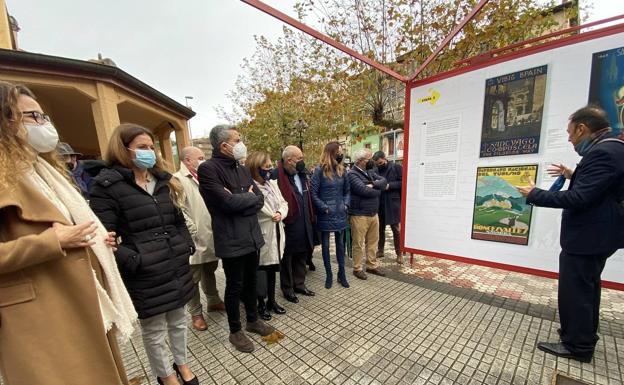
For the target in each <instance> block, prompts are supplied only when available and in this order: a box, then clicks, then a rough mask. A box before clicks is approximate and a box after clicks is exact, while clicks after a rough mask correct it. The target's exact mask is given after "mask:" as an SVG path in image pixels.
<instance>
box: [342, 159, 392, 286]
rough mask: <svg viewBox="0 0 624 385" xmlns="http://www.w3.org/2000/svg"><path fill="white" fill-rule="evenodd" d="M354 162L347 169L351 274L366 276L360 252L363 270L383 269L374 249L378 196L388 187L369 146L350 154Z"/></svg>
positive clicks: (376, 237) (381, 272)
mask: <svg viewBox="0 0 624 385" xmlns="http://www.w3.org/2000/svg"><path fill="white" fill-rule="evenodd" d="M353 157H354V159H355V164H354V166H353V168H352V169H351V171H349V174H348V175H349V184H350V187H351V205H350V206H349V214H350V215H351V236H352V238H353V242H352V247H353V275H354V276H355V277H356V278H359V279H367V276H366V273H365V272H364V271H363V270H362V256H363V255H364V254H366V271H367V272H369V273H371V274H374V275H379V276H382V277H383V276H385V273H384V272H383V271H381V269H379V267H378V263H377V258H376V256H375V252H376V251H377V243H378V241H379V217H378V215H377V213H378V211H379V197H380V196H381V192H382V191H385V190H386V188H388V182H387V181H386V179H385V178H383V177H381V176H379V175H377V174H376V173H375V172H374V171H373V168H374V167H375V162H374V161H373V159H372V153H371V151H370V150H369V149H367V148H363V149H360V150H358V151H356V152H355V154H354V155H353Z"/></svg>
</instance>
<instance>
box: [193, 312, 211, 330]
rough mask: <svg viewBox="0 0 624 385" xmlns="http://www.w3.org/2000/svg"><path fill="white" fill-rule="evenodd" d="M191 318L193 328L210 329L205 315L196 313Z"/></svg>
mask: <svg viewBox="0 0 624 385" xmlns="http://www.w3.org/2000/svg"><path fill="white" fill-rule="evenodd" d="M191 319H192V320H193V329H195V330H198V331H200V332H203V331H204V330H206V329H208V325H206V320H205V319H204V316H203V315H201V314H200V315H194V316H193V317H191Z"/></svg>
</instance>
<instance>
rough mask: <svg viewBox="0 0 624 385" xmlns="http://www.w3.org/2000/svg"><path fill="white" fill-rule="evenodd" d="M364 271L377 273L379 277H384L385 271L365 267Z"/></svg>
mask: <svg viewBox="0 0 624 385" xmlns="http://www.w3.org/2000/svg"><path fill="white" fill-rule="evenodd" d="M366 272H367V273H369V274H373V275H378V276H380V277H385V276H386V273H384V272H383V271H381V270H380V269H366Z"/></svg>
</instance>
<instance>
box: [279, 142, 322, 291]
mask: <svg viewBox="0 0 624 385" xmlns="http://www.w3.org/2000/svg"><path fill="white" fill-rule="evenodd" d="M277 174H278V175H277V185H278V186H279V188H280V191H281V192H282V195H283V196H284V199H285V200H286V202H288V215H287V216H286V218H284V233H285V237H286V243H285V247H284V257H283V258H282V262H281V263H280V284H281V288H282V292H283V293H284V298H286V300H287V301H289V302H293V303H297V302H299V299H298V298H297V296H296V295H295V293H298V294H303V295H305V296H314V292H313V291H312V290H309V289H308V288H307V287H306V286H305V275H306V260H307V258H308V255H309V254H310V253H311V252H312V250H313V248H314V240H313V238H314V227H313V226H312V223H313V222H314V212H313V208H312V198H311V197H310V182H309V181H308V178H307V176H306V174H305V162H304V160H303V152H301V150H300V149H299V147H296V146H287V147H286V148H285V149H284V151H283V152H282V160H281V161H280V162H278V165H277Z"/></svg>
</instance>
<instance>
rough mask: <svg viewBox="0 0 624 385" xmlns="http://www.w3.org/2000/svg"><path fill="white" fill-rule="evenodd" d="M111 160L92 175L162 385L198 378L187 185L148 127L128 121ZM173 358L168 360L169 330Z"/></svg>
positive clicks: (97, 208) (99, 211) (114, 141)
mask: <svg viewBox="0 0 624 385" xmlns="http://www.w3.org/2000/svg"><path fill="white" fill-rule="evenodd" d="M104 158H105V161H106V163H107V167H105V168H103V169H102V170H101V171H100V173H99V174H98V175H97V176H96V177H95V178H94V179H93V184H92V186H91V201H90V204H91V207H92V208H93V211H94V212H95V213H96V215H97V216H98V217H99V218H100V220H101V221H102V223H103V224H104V226H105V227H106V228H107V229H108V231H115V232H116V233H117V235H118V236H119V239H120V241H119V245H118V248H117V251H116V252H115V258H116V259H117V265H118V266H119V270H120V272H121V274H122V278H123V280H124V283H125V285H126V287H127V289H128V292H129V294H130V297H131V298H132V302H133V303H134V306H135V308H136V310H137V313H138V314H139V319H140V322H141V329H142V334H143V344H144V345H145V351H146V353H147V356H148V359H149V362H150V366H151V368H152V372H153V373H154V375H155V376H156V377H157V381H158V383H159V384H167V385H175V384H180V382H178V379H177V376H178V375H179V376H180V377H181V380H182V382H183V383H184V384H198V383H199V382H198V380H197V377H195V375H194V374H193V372H192V371H191V370H190V368H189V367H188V366H187V362H188V359H187V355H186V351H187V348H186V345H187V328H186V314H185V311H184V306H185V305H186V303H187V302H188V301H189V300H190V299H191V297H192V296H193V294H194V290H196V289H195V285H193V281H192V274H191V271H190V267H189V257H190V255H191V254H192V253H193V252H194V245H193V241H192V239H191V236H190V234H189V232H188V229H187V228H186V224H185V222H184V216H183V214H182V211H181V210H180V202H181V201H182V200H183V193H182V186H181V185H180V184H179V183H180V182H179V181H177V180H176V179H175V178H173V179H172V177H171V174H169V173H168V172H166V171H165V170H164V167H163V162H162V160H161V159H160V158H159V157H158V156H157V155H156V153H155V151H154V137H153V135H152V133H151V132H150V131H149V130H147V129H146V128H143V127H140V126H137V125H134V124H122V125H120V126H119V127H117V128H116V129H115V131H114V132H113V135H112V137H111V140H110V142H109V145H108V148H107V151H106V154H105V157H104ZM167 334H168V335H169V341H170V343H171V350H172V353H173V357H174V363H173V367H172V366H171V365H170V363H169V361H168V355H169V353H168V352H167V350H166V348H167V346H166V344H165V336H166V335H167Z"/></svg>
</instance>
